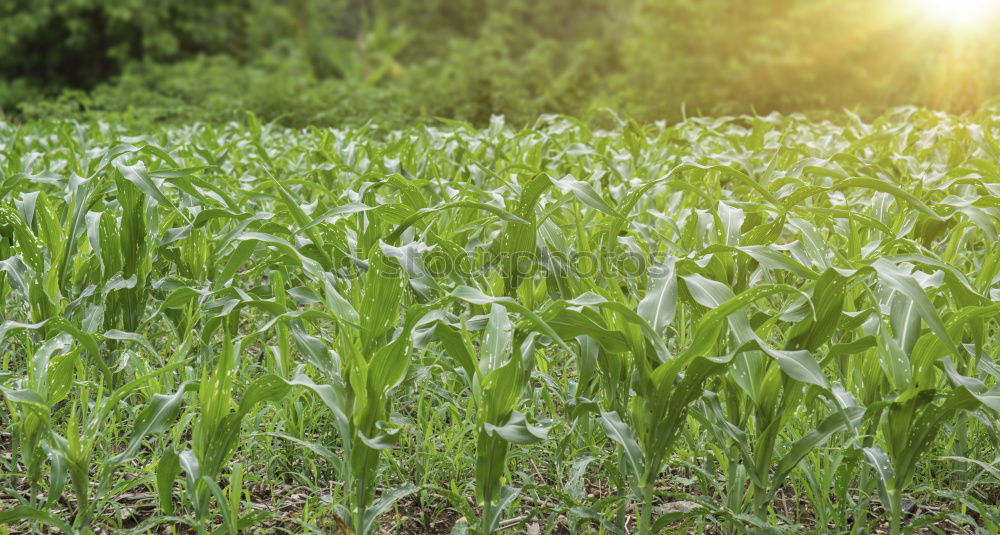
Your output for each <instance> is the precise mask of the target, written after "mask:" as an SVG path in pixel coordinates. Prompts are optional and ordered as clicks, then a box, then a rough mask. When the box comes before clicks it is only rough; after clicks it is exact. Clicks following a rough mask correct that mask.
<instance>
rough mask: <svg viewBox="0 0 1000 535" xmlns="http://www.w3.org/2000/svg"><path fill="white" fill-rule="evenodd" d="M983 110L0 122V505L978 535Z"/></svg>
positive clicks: (298, 528) (994, 312)
mask: <svg viewBox="0 0 1000 535" xmlns="http://www.w3.org/2000/svg"><path fill="white" fill-rule="evenodd" d="M998 124H1000V116H998V115H997V112H995V111H990V110H984V111H982V112H980V113H978V114H977V115H975V116H972V117H969V118H964V119H961V118H956V117H953V116H948V115H944V114H938V113H932V112H928V111H921V110H917V109H912V108H906V109H898V110H895V111H893V112H892V113H890V114H888V115H886V116H883V117H881V118H879V119H878V120H876V121H875V122H872V123H865V122H863V121H861V120H860V119H858V118H857V117H854V116H839V117H838V118H837V121H835V122H809V121H806V120H804V119H803V118H801V117H795V116H791V117H781V116H777V115H772V116H767V117H729V118H719V119H691V120H688V121H686V122H684V123H681V124H679V125H676V126H670V127H668V126H665V125H664V124H659V125H650V126H640V125H637V124H634V123H623V124H620V125H617V126H616V127H615V128H613V129H609V130H596V129H590V128H589V127H587V126H585V125H583V124H582V123H579V122H577V121H575V120H571V119H566V118H559V117H552V116H549V117H543V118H541V119H540V120H539V121H538V123H537V124H535V125H534V126H533V127H532V128H527V129H521V130H518V129H512V128H509V127H505V126H504V124H503V121H502V120H499V119H494V120H493V121H492V123H491V124H490V125H489V127H488V128H484V129H474V128H471V127H468V126H463V125H458V124H456V125H449V126H447V127H434V128H429V127H426V128H411V129H404V130H380V129H376V128H371V127H366V128H358V129H342V130H335V129H319V128H312V129H308V130H301V131H294V130H287V129H283V128H280V127H276V126H273V125H262V124H261V123H260V122H258V121H257V120H256V118H254V117H253V116H250V117H249V118H248V121H247V123H246V124H237V123H231V124H229V125H226V126H220V127H211V126H206V125H202V124H193V125H189V126H186V127H182V128H168V129H159V130H149V131H144V132H138V131H127V130H125V129H123V128H122V127H120V126H116V125H111V124H107V123H103V122H94V123H74V122H58V123H33V124H31V125H27V126H23V127H18V126H15V125H12V124H9V123H3V124H0V186H2V199H0V302H2V303H3V308H2V316H3V323H2V327H0V351H2V354H0V395H2V399H3V401H2V405H0V407H2V408H0V451H2V452H3V453H4V454H3V455H0V488H2V489H3V492H2V493H0V496H2V502H0V504H2V505H0V522H5V523H11V524H13V526H14V527H15V528H17V529H23V528H27V527H35V528H38V527H39V526H41V525H51V526H55V527H57V528H59V529H60V530H62V531H63V532H64V533H87V532H91V531H98V530H100V531H101V532H107V531H109V530H133V531H134V532H140V533H143V532H149V531H153V530H157V529H159V526H161V525H164V524H173V525H187V526H189V527H191V528H193V529H195V530H197V531H198V532H199V533H205V532H208V531H213V530H215V531H213V532H218V533H233V534H235V533H236V532H237V531H238V530H259V531H260V532H268V533H271V532H276V531H277V530H286V531H287V532H295V533H300V532H303V531H308V532H317V533H331V532H334V533H352V532H353V533H355V534H358V535H366V534H369V533H376V532H380V530H383V531H381V532H392V533H408V532H410V533H437V532H444V533H447V532H453V533H463V532H465V531H472V532H476V533H490V532H493V531H496V530H497V529H498V528H502V527H505V528H511V527H513V528H516V529H517V530H519V531H522V532H535V533H587V532H594V533H626V532H627V533H636V532H638V533H642V534H648V533H655V532H660V531H661V530H666V529H672V530H677V532H688V531H691V530H693V531H695V532H708V533H720V532H724V533H728V532H735V533H739V532H744V531H754V530H757V531H758V532H768V533H784V532H787V533H799V532H802V531H811V532H818V533H872V532H875V531H876V530H877V529H887V530H889V531H891V532H892V533H898V532H900V531H901V530H904V529H905V530H915V529H918V528H920V527H921V526H928V525H933V526H934V529H936V530H939V531H954V530H958V529H962V530H966V531H964V532H966V533H968V532H973V531H975V532H978V533H996V532H997V529H1000V515H998V513H997V508H996V506H995V504H996V503H997V500H998V496H1000V477H998V476H1000V458H998V457H997V452H998V451H1000V424H998V419H997V417H996V411H998V410H1000V389H998V387H997V386H996V385H997V381H998V378H1000V366H998V363H997V358H998V354H997V351H998V348H1000V344H998V336H1000V330H998V326H1000V323H998V322H1000V304H998V301H1000V246H998V241H997V232H998V223H1000V204H998V198H1000V164H998V162H1000V138H998V136H1000V130H998V128H997V125H998ZM157 532H159V531H157Z"/></svg>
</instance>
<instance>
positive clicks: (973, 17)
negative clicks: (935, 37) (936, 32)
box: [918, 0, 1000, 26]
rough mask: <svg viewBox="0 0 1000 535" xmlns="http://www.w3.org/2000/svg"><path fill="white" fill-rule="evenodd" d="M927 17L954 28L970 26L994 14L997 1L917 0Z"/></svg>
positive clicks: (998, 2)
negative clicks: (954, 26)
mask: <svg viewBox="0 0 1000 535" xmlns="http://www.w3.org/2000/svg"><path fill="white" fill-rule="evenodd" d="M918 4H920V7H921V8H922V9H923V11H924V13H926V15H927V16H928V17H931V18H933V19H934V20H935V21H937V22H943V23H947V24H952V25H956V26H972V25H975V24H977V23H979V22H981V21H983V20H984V19H986V18H988V17H989V16H990V15H992V14H994V12H995V11H996V8H997V5H998V4H1000V1H998V0H918Z"/></svg>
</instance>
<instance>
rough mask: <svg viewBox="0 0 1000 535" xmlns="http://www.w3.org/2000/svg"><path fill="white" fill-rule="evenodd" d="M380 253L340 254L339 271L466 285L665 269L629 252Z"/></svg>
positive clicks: (421, 249)
mask: <svg viewBox="0 0 1000 535" xmlns="http://www.w3.org/2000/svg"><path fill="white" fill-rule="evenodd" d="M381 252H382V254H381V255H373V256H372V257H370V258H369V259H367V260H361V259H358V258H356V257H352V256H346V255H342V256H340V257H338V258H337V267H336V269H335V271H336V273H337V274H338V275H339V276H341V277H345V278H352V277H357V276H359V275H361V274H365V273H368V272H370V271H372V270H373V269H374V270H375V271H376V272H377V273H378V274H379V275H380V276H383V277H386V278H399V277H401V276H404V275H405V276H408V277H410V278H424V277H430V278H433V279H439V280H444V279H458V280H467V279H470V278H474V277H477V276H482V275H487V274H490V273H496V272H499V273H500V274H501V275H502V276H505V277H510V276H513V277H517V278H523V277H528V276H536V275H537V276H543V277H544V276H549V275H552V276H563V277H573V278H590V277H617V278H620V277H626V278H631V277H641V276H643V275H647V276H656V275H657V274H659V272H660V271H661V270H664V269H666V268H665V267H664V266H663V265H662V264H659V263H657V262H656V261H655V260H654V259H653V258H652V257H650V256H648V255H645V254H642V253H641V252H639V251H637V250H635V249H631V250H630V249H626V248H619V249H617V250H614V251H570V252H562V251H551V250H547V249H539V250H537V251H521V252H515V253H506V252H492V251H489V250H486V249H482V248H477V249H474V250H472V251H466V250H457V251H448V250H446V249H445V248H443V247H431V246H427V245H425V244H422V243H412V244H408V245H404V246H402V247H395V246H391V245H386V244H381ZM376 263H377V264H376Z"/></svg>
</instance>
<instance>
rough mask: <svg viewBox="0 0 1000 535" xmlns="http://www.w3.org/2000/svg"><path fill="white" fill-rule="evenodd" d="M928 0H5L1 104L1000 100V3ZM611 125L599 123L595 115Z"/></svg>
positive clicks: (685, 106) (965, 106)
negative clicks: (950, 7) (931, 3)
mask: <svg viewBox="0 0 1000 535" xmlns="http://www.w3.org/2000/svg"><path fill="white" fill-rule="evenodd" d="M914 5H915V2H912V1H910V0H875V1H872V0H766V1H754V2H734V1H732V0H698V1H694V0H682V1H677V0H616V1H614V2H607V1H604V0H583V1H581V0H547V1H545V2H538V1H534V0H391V1H390V0H280V1H274V0H225V1H222V2H198V1H192V0H164V1H158V2H153V3H148V2H147V3H143V2H135V1H132V0H116V1H112V2H106V1H97V0H75V1H73V2H60V1H54V0H42V1H26V0H2V1H0V27H3V28H4V34H3V38H2V39H0V109H3V110H4V111H5V112H6V113H7V114H10V115H14V116H16V117H28V118H31V117H42V116H48V115H54V116H66V115H68V114H78V113H80V112H81V111H87V112H90V113H92V114H98V115H106V114H108V113H109V112H112V113H121V114H123V115H124V116H125V117H128V118H132V119H135V118H138V119H142V120H148V121H162V120H170V121H175V122H183V121H190V120H205V119H215V118H222V119H225V120H232V119H241V118H242V115H243V112H244V111H245V110H247V109H249V110H252V111H254V112H255V113H256V114H257V115H258V116H260V117H262V118H263V119H265V120H272V119H273V120H278V121H279V122H280V123H282V124H285V125H289V126H296V127H297V126H304V125H309V124H317V125H344V124H362V123H365V122H366V121H369V120H375V121H376V122H377V123H379V124H391V125H394V126H405V125H407V124H410V123H412V122H413V121H414V120H417V119H421V118H430V117H446V118H452V119H459V120H465V121H471V122H473V123H475V124H477V125H485V124H487V123H488V121H489V117H490V116H491V115H493V114H497V113H500V114H504V115H506V116H507V118H508V121H510V122H511V123H512V124H519V125H523V124H530V123H531V122H532V121H533V120H534V119H535V118H536V117H537V116H538V115H539V114H540V113H552V112H555V113H571V114H574V115H577V116H581V117H584V118H585V119H592V120H594V121H603V120H607V119H608V117H607V114H605V113H604V112H603V111H602V110H603V109H605V108H611V109H614V110H615V111H616V112H618V113H620V114H623V115H625V116H632V117H635V118H637V119H639V120H642V121H645V120H658V119H667V120H679V119H681V118H682V117H683V116H685V115H687V116H694V115H701V114H720V113H749V112H757V113H768V112H770V111H772V110H779V111H786V112H787V111H793V110H803V111H812V110H829V109H833V110H836V111H839V110H840V109H841V108H843V107H848V108H852V109H855V108H856V109H858V110H860V111H862V112H864V113H866V114H868V115H869V116H870V112H871V111H872V110H876V111H877V110H882V109H884V108H886V107H887V106H892V105H900V104H924V105H928V106H931V107H934V108H937V109H950V110H954V111H966V110H970V109H975V108H977V107H978V106H979V105H980V104H981V103H982V102H983V101H984V100H987V99H988V98H989V97H991V96H995V95H997V94H1000V79H998V78H997V75H996V73H997V72H1000V65H998V61H1000V59H998V58H1000V48H998V42H997V40H996V39H992V38H991V37H990V36H991V35H993V34H995V33H996V30H997V28H998V27H1000V26H998V25H1000V21H998V20H996V19H997V17H994V18H993V19H991V20H989V21H984V22H983V23H982V24H981V25H980V26H978V27H977V29H975V30H973V29H968V28H954V27H948V26H944V25H938V24H934V23H933V22H932V21H930V20H928V18H927V17H926V16H924V14H922V13H920V12H917V11H915V10H914V8H913V6H914ZM597 124H599V123H597Z"/></svg>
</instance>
